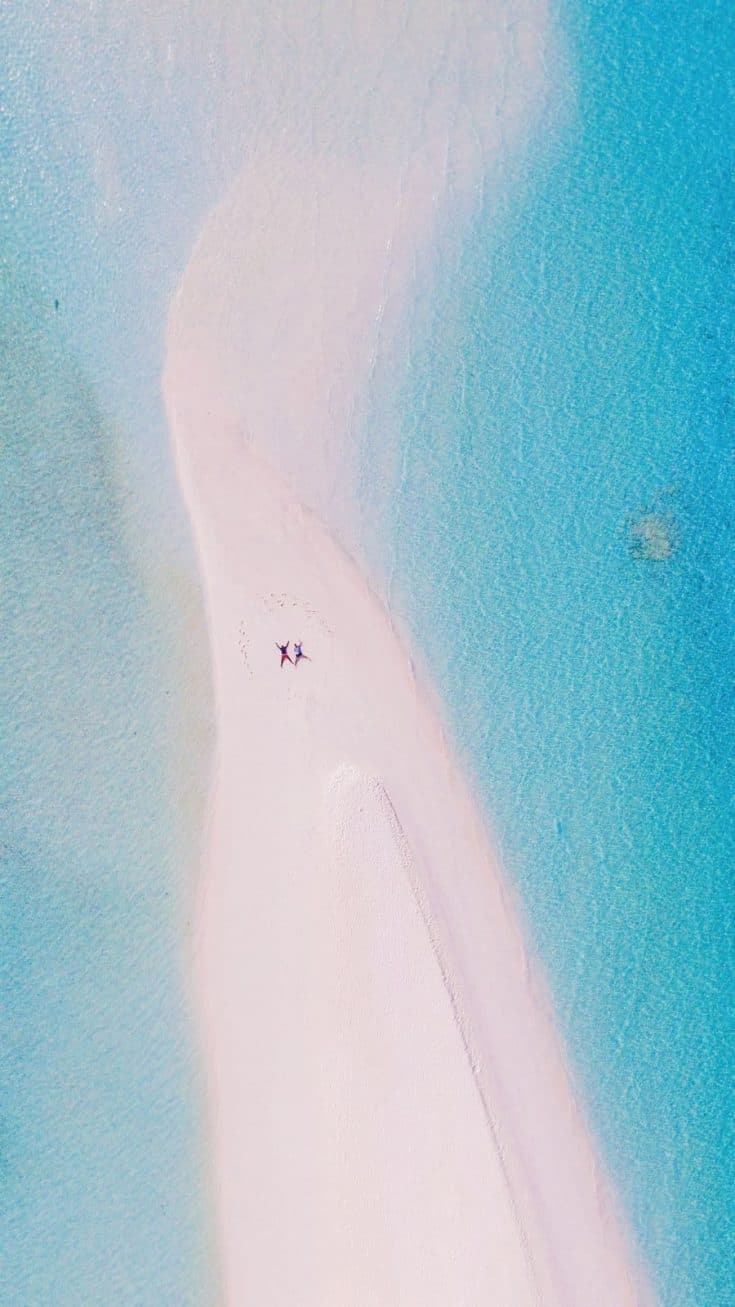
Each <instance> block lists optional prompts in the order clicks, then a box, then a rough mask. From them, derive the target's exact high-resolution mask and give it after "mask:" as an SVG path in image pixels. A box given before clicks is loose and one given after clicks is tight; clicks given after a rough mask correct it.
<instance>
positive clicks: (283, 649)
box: [276, 640, 293, 667]
mask: <svg viewBox="0 0 735 1307" xmlns="http://www.w3.org/2000/svg"><path fill="white" fill-rule="evenodd" d="M290 643H291V641H290V640H287V641H286V643H285V644H279V643H278V641H277V640H276V649H278V650H279V652H280V655H281V667H283V664H284V663H292V664H293V658H292V657H291V655H290V653H289V652H288V646H289V645H290Z"/></svg>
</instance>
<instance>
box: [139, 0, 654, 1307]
mask: <svg viewBox="0 0 735 1307" xmlns="http://www.w3.org/2000/svg"><path fill="white" fill-rule="evenodd" d="M233 12H234V11H233ZM243 12H244V11H243ZM299 12H300V11H299ZM279 13H280V11H279ZM289 13H290V11H289ZM285 14H286V11H284V12H283V13H282V14H281V19H282V20H283V22H282V26H281V27H278V25H276V35H275V37H272V38H271V39H270V44H268V41H266V40H264V41H263V42H261V41H260V39H259V38H258V39H257V40H256V36H257V33H256V35H255V36H253V40H252V41H251V40H250V39H249V38H248V40H247V41H246V40H245V39H244V38H236V37H234V36H233V35H232V33H231V32H227V33H225V36H226V40H225V46H226V48H227V49H228V51H229V53H230V56H231V58H230V63H231V65H232V67H233V68H234V67H235V66H236V60H235V57H234V55H233V54H232V51H233V50H237V49H238V48H239V47H238V44H237V42H238V40H239V41H240V44H241V46H242V50H243V58H244V59H246V58H250V59H251V63H252V51H253V50H255V51H256V53H259V52H260V51H261V49H266V50H269V51H270V56H269V57H270V59H271V62H270V63H267V62H266V61H265V56H264V57H263V61H262V66H261V65H260V64H258V66H257V67H256V70H255V74H254V75H255V81H256V83H257V85H258V86H260V92H259V94H260V96H261V101H262V105H265V109H263V108H262V105H261V110H260V111H259V112H260V118H258V119H257V121H258V122H259V123H262V124H264V126H263V129H262V130H263V140H262V141H261V142H260V143H259V144H258V147H257V148H255V149H254V150H253V151H252V155H251V158H250V159H249V162H248V163H247V165H246V166H245V167H244V168H243V170H242V172H241V174H240V176H239V177H238V179H237V181H236V182H235V184H234V186H233V187H232V188H231V190H230V193H229V195H228V196H227V197H226V199H225V200H224V202H223V203H222V204H221V206H220V207H219V208H218V210H217V211H216V212H215V213H214V214H213V215H212V216H211V218H210V219H209V220H208V222H207V225H206V227H205V229H204V231H203V233H202V235H201V237H200V240H199V242H198V244H197V248H196V250H195V252H194V255H193V258H192V260H191V262H190V264H189V267H188V268H187V270H186V274H185V276H184V279H183V282H182V286H181V288H180V291H179V294H178V296H177V297H176V300H175V302H174V305H173V307H172V313H171V321H170V327H169V335H168V361H167V368H166V375H165V384H164V388H165V395H166V402H167V407H168V413H169V419H170V424H171V429H172V433H173V442H174V448H175V452H176V458H177V465H178V470H179V475H180V479H181V484H182V489H183V492H184V496H185V499H186V502H187V505H188V509H189V512H190V515H191V519H192V523H193V528H194V532H195V536H196V541H197V546H198V550H199V556H200V562H201V569H202V575H203V581H204V587H205V594H206V601H207V606H208V622H209V630H210V640H211V648H212V661H213V668H214V678H215V687H216V697H217V719H218V728H219V738H218V745H217V756H216V769H215V776H214V781H213V792H212V796H211V810H210V826H209V831H208V843H207V853H206V865H205V867H204V868H203V872H202V888H201V900H200V904H199V911H198V917H197V923H196V935H195V945H196V950H195V953H196V956H195V963H196V966H195V970H196V990H197V998H198V1003H199V1010H200V1020H201V1030H202V1039H203V1046H204V1053H205V1059H206V1067H207V1073H208V1079H209V1095H210V1109H211V1129H212V1135H213V1145H214V1164H215V1172H216V1179H217V1204H218V1221H219V1229H220V1235H221V1256H222V1264H223V1269H224V1282H225V1289H226V1292H225V1301H226V1303H227V1307H246V1305H247V1307H249V1305H250V1304H252V1305H253V1307H271V1305H272V1307H368V1305H369V1307H379V1305H380V1307H432V1304H437V1307H531V1305H532V1304H533V1305H534V1307H536V1305H537V1304H544V1305H545V1307H562V1305H563V1307H632V1304H634V1303H639V1304H640V1303H643V1302H644V1301H648V1297H647V1294H646V1293H645V1292H644V1291H642V1290H641V1289H640V1288H636V1287H634V1285H633V1281H632V1278H631V1270H630V1267H631V1261H630V1256H629V1254H628V1251H627V1250H626V1248H625V1246H624V1244H625V1240H624V1238H623V1236H622V1234H621V1230H620V1222H619V1220H618V1219H617V1218H616V1216H615V1215H614V1213H613V1211H612V1207H611V1202H610V1198H609V1196H608V1190H607V1186H606V1183H605V1181H604V1178H603V1177H602V1175H601V1171H600V1167H599V1165H598V1163H597V1160H596V1158H595V1154H594V1150H593V1147H592V1145H591V1142H590V1140H589V1138H588V1135H587V1132H586V1130H585V1127H584V1123H583V1120H582V1117H581V1114H580V1112H579V1111H578V1109H577V1106H576V1105H575V1102H574V1100H573V1095H572V1091H571V1087H570V1084H569V1080H568V1077H567V1074H566V1071H565V1065H564V1060H563V1057H562V1055H561V1052H560V1049H559V1046H558V1043H557V1040H556V1038H555V1035H554V1032H553V1025H552V1023H551V1021H550V1019H549V1017H548V1013H547V1005H546V1002H545V999H544V996H543V990H542V988H541V987H540V986H539V983H538V981H537V980H534V978H533V973H532V969H531V968H530V966H529V962H528V959H527V955H526V951H525V949H524V945H523V941H522V938H521V934H520V931H519V928H518V925H517V923H516V920H515V916H514V911H513V904H512V899H511V897H510V896H509V895H508V893H507V890H505V889H504V887H503V882H502V877H501V875H500V872H499V869H498V867H497V865H496V864H495V862H494V861H493V858H492V856H491V853H490V851H489V848H488V844H487V840H486V836H485V833H484V830H483V827H482V823H481V821H480V819H479V817H478V814H477V813H476V811H475V809H474V807H473V804H472V802H471V799H470V797H469V795H468V793H467V790H466V788H465V786H464V784H463V782H462V779H461V777H460V776H459V775H458V773H457V769H456V767H455V765H454V763H453V761H452V758H451V756H450V753H449V752H448V750H447V747H446V744H445V741H444V738H443V735H442V730H441V726H440V724H439V721H438V718H437V716H436V715H435V714H434V712H433V711H432V709H431V707H430V701H429V697H428V696H427V694H426V693H425V692H424V690H423V689H422V687H421V685H420V684H419V683H418V681H417V677H416V675H415V673H414V668H413V666H412V663H411V660H410V658H409V656H408V654H407V652H406V650H405V649H404V648H403V647H402V646H401V643H400V641H399V640H398V638H397V637H396V635H395V633H394V631H393V628H392V625H391V622H390V620H389V617H388V616H387V615H386V613H385V612H384V611H383V610H382V608H381V606H380V605H379V603H378V602H377V601H376V599H375V598H374V597H373V595H372V594H371V592H370V590H369V588H368V586H367V584H366V582H365V581H364V579H363V578H362V577H361V575H360V573H359V572H358V570H357V569H356V568H355V566H354V565H353V564H352V563H351V562H350V561H349V559H348V558H347V557H346V556H345V554H344V553H343V552H342V551H341V549H340V548H339V547H338V545H337V544H335V542H334V540H333V539H332V538H331V537H330V536H329V534H328V533H327V532H326V530H325V529H324V527H323V526H322V524H321V522H320V520H319V519H318V518H317V517H316V516H314V515H313V513H312V511H311V510H312V509H316V510H317V511H319V512H320V513H321V512H323V509H324V507H325V505H328V506H329V507H330V509H331V510H332V513H333V509H334V503H335V499H338V500H340V501H342V500H344V502H345V504H346V507H347V511H348V512H349V508H350V505H349V495H348V494H346V493H345V489H346V487H347V488H349V482H350V466H349V452H350V429H351V425H352V423H353V417H354V405H355V403H356V402H359V396H360V394H361V393H362V389H363V387H364V384H365V381H366V379H367V378H368V377H369V375H370V372H371V369H372V368H373V366H374V361H375V354H376V349H377V348H378V345H379V344H380V345H381V346H382V347H383V348H384V349H385V347H386V340H387V339H390V340H392V341H395V340H397V339H399V336H400V327H401V320H402V315H403V311H404V307H405V304H406V303H407V299H408V296H409V294H410V282H411V280H412V278H413V277H414V276H415V274H416V270H417V268H418V267H419V266H420V264H421V261H422V259H423V260H426V259H427V258H428V255H427V251H428V250H430V248H431V245H432V242H433V241H434V240H435V239H436V236H437V233H438V232H441V233H443V236H442V239H444V238H445V237H446V232H447V229H448V224H449V225H451V221H452V214H454V215H455V216H456V215H457V214H460V213H462V212H465V213H466V212H467V211H468V208H471V205H472V203H473V202H474V199H476V197H477V194H479V192H480V189H481V186H482V185H483V184H484V180H483V179H486V178H487V177H488V176H490V175H491V172H490V171H488V160H490V161H491V162H492V159H493V158H495V159H497V158H498V157H499V156H500V154H501V153H502V150H503V149H504V148H506V147H507V143H508V142H509V141H511V142H512V141H513V140H514V139H515V138H516V137H518V136H519V135H522V132H523V128H524V124H525V123H526V122H527V120H528V117H529V114H530V112H531V109H530V106H531V105H532V104H533V102H534V101H535V99H536V98H537V97H538V94H539V85H540V83H541V81H542V74H543V67H544V59H545V49H546V44H545V41H546V38H545V26H544V23H545V19H544V9H543V5H542V4H538V5H535V4H534V3H533V2H532V0H527V2H526V0H524V3H523V4H521V5H519V6H518V7H517V9H516V10H515V11H512V10H511V8H510V7H508V6H505V5H502V4H498V5H493V6H491V7H488V6H487V5H486V4H484V3H482V4H478V3H474V2H473V3H469V4H466V5H461V6H454V5H451V4H446V5H441V4H430V3H429V0H426V4H424V5H423V6H414V7H411V6H406V7H403V6H399V8H398V10H396V11H395V12H394V7H392V6H391V5H390V4H389V3H384V2H383V0H380V4H379V6H378V9H375V6H374V4H373V5H371V3H366V2H365V0H359V3H357V4H356V5H346V6H344V5H339V4H338V5H331V6H327V7H324V6H320V7H319V12H318V14H317V15H316V16H315V19H314V22H313V24H312V25H311V26H309V25H308V24H306V23H304V26H303V30H299V32H298V33H296V32H291V28H290V26H289V24H290V23H291V22H292V21H293V22H295V21H296V20H295V18H294V16H293V14H296V9H294V11H293V14H292V15H291V17H290V18H288V21H287V18H286V16H285ZM396 14H397V15H398V16H397V17H396ZM279 21H280V20H279ZM307 27H308V34H307ZM300 42H301V43H302V44H300ZM303 42H306V43H307V45H306V46H305V45H303ZM274 51H275V54H274ZM243 66H245V65H244V64H243ZM269 76H270V78H271V81H272V84H273V87H274V88H275V89H274V90H273V93H272V95H271V93H270V82H269V80H268V78H269ZM247 85H248V86H249V85H250V83H249V82H248V83H247ZM263 88H265V90H264V89H263ZM261 92H262V94H261ZM269 95H270V99H269ZM284 104H285V105H287V106H288V105H291V106H292V110H293V112H292V113H291V115H290V117H289V115H288V113H287V114H286V120H287V122H288V123H289V128H288V131H286V129H285V128H284V129H283V136H281V135H279V132H280V128H279V127H278V124H279V123H280V122H281V121H282V117H283V105H284ZM269 105H270V106H271V108H272V112H271V109H269ZM277 129H278V130H277ZM450 193H451V202H449V201H448V196H450ZM266 455H267V458H268V463H266V461H265V456H266ZM335 487H336V489H335ZM306 504H308V505H309V507H308V508H307V507H306V506H305V505H306ZM332 520H334V516H333V517H332ZM295 639H301V640H303V642H304V646H305V649H306V651H307V653H308V654H309V657H310V659H311V661H310V662H305V663H303V664H302V665H301V666H300V667H299V668H298V669H294V668H293V667H291V666H286V667H285V668H284V669H283V670H280V668H279V658H278V653H277V651H276V648H275V642H276V641H279V642H282V641H285V640H291V641H293V640H295ZM635 1280H636V1285H639V1284H640V1277H639V1276H638V1275H637V1274H636V1277H635Z"/></svg>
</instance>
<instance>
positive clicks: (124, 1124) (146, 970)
mask: <svg viewBox="0 0 735 1307" xmlns="http://www.w3.org/2000/svg"><path fill="white" fill-rule="evenodd" d="M0 306H1V307H0V352H1V357H2V374H1V377H0V428H1V429H2V433H3V437H2V438H3V448H2V462H3V478H2V489H1V491H0V498H1V501H2V513H1V514H0V523H1V525H0V556H1V557H2V596H3V604H2V624H3V664H2V672H1V673H0V699H1V703H2V722H3V739H4V749H3V756H2V762H1V764H0V822H1V825H2V846H1V849H0V853H1V860H0V938H1V940H2V945H1V947H0V1010H1V1012H2V1018H1V1022H2V1024H1V1027H0V1029H1V1036H0V1044H1V1046H2V1060H1V1073H2V1074H1V1088H0V1122H1V1135H0V1138H1V1140H2V1144H1V1148H0V1158H1V1161H0V1212H1V1213H2V1219H1V1220H0V1228H1V1229H2V1234H1V1235H0V1302H2V1303H3V1304H6V1303H7V1304H8V1307H10V1305H11V1304H12V1305H13V1307H25V1305H26V1304H28V1305H29V1307H30V1304H35V1303H51V1302H53V1303H59V1304H64V1305H66V1304H68V1307H79V1304H81V1303H90V1304H91V1303H94V1304H95V1305H97V1304H99V1305H100V1307H101V1305H102V1304H107V1303H109V1304H110V1307H112V1304H116V1305H118V1304H120V1303H123V1302H124V1303H136V1304H137V1303H140V1304H148V1303H149V1304H151V1307H160V1305H161V1303H164V1302H171V1303H177V1304H178V1303H181V1304H186V1303H191V1304H194V1303H197V1304H201V1303H202V1302H204V1301H206V1300H207V1294H208V1286H209V1285H210V1283H211V1280H210V1268H209V1263H208V1252H209V1249H208V1227H207V1219H206V1213H205V1208H204V1205H203V1194H204V1161H203V1157H202V1146H201V1140H202V1129H201V1102H200V1094H199V1089H198V1076H197V1069H196V1062H195V1059H194V1056H193V1048H192V1037H191V1029H190V1022H189V1017H188V1003H187V1001H186V996H185V993H184V989H183V985H182V980H181V974H182V967H183V955H182V920H181V918H182V914H183V912H184V911H185V908H186V889H187V886H188V885H190V876H191V868H190V867H189V866H188V861H189V859H190V858H191V850H190V849H189V850H186V849H185V840H186V837H187V836H189V835H190V832H189V831H187V829H186V822H185V821H183V820H182V819H181V816H180V808H181V804H182V800H183V799H184V796H185V786H184V784H183V783H182V776H181V775H174V774H172V772H171V769H170V763H169V756H168V755H169V752H170V749H171V745H172V741H173V739H174V738H175V737H174V732H173V727H172V724H171V720H170V716H169V714H170V710H171V698H170V696H171V694H172V691H171V688H170V684H171V682H170V681H169V680H168V677H171V678H172V679H173V677H175V676H177V675H179V674H180V668H179V667H178V666H177V665H176V660H175V659H174V658H173V657H172V654H171V649H170V647H169V643H168V642H169V639H170V637H171V631H170V629H168V630H167V624H169V625H170V623H171V622H173V623H174V628H175V630H178V633H179V634H180V631H181V627H180V626H178V627H176V619H175V613H174V610H173V608H172V610H171V611H169V612H165V611H162V610H161V609H157V608H156V607H155V605H154V604H153V603H152V602H151V598H150V595H149V593H148V591H147V587H146V585H145V583H144V578H143V576H142V575H141V572H140V571H139V569H138V567H137V566H136V562H135V559H134V557H133V555H132V553H131V550H130V545H129V541H128V540H127V539H126V534H125V522H124V512H123V504H122V498H121V492H120V488H119V487H118V486H117V485H116V483H115V479H114V475H113V472H114V450H115V442H116V433H115V432H114V431H112V430H111V429H110V427H109V424H107V423H106V421H105V418H104V416H103V415H102V413H101V412H100V410H99V407H98V404H97V402H96V399H95V397H94V394H93V392H92V391H91V389H90V387H89V386H88V384H87V383H86V382H85V380H84V378H83V376H82V375H81V374H80V372H79V368H78V366H77V364H76V362H75V360H74V359H73V358H72V357H71V356H70V355H69V353H68V351H67V350H66V348H65V346H64V344H63V328H61V326H60V323H59V317H58V313H57V312H56V311H55V310H54V307H53V303H52V302H49V300H48V298H47V297H46V296H42V295H40V294H39V293H38V289H37V287H36V286H34V284H33V282H32V280H30V279H29V278H28V277H27V276H23V275H20V274H19V273H18V272H17V270H14V269H13V267H12V265H11V264H10V262H9V261H5V262H4V263H3V266H2V268H1V269H0ZM189 743H190V744H191V741H189ZM200 761H201V760H200ZM183 770H184V773H185V769H183ZM177 808H178V809H179V811H177ZM197 815H199V814H198V813H197Z"/></svg>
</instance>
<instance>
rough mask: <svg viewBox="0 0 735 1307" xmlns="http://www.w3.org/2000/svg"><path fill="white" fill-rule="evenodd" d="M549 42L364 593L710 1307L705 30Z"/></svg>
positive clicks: (719, 227)
mask: <svg viewBox="0 0 735 1307" xmlns="http://www.w3.org/2000/svg"><path fill="white" fill-rule="evenodd" d="M558 21H559V23H560V25H561V29H562V31H563V32H564V33H565V37H566V42H567V48H568V55H569V66H570V69H571V70H572V73H571V76H572V84H573V88H574V95H575V96H576V105H575V106H574V108H573V110H572V112H571V113H570V114H568V115H567V120H566V123H565V125H564V126H563V128H562V131H561V136H559V133H556V134H552V135H550V137H549V140H548V144H546V145H544V143H543V140H542V142H541V143H540V144H537V145H536V147H535V149H534V151H533V152H532V154H531V155H529V156H528V157H527V158H526V160H525V167H524V176H523V179H522V185H521V186H520V188H519V189H518V198H517V200H516V202H515V203H512V202H508V201H507V197H506V202H505V203H504V204H502V205H500V206H499V208H500V212H498V209H497V208H496V209H495V210H494V211H493V210H492V209H491V206H490V205H489V206H488V209H487V211H486V213H485V215H484V218H483V219H482V220H481V221H479V222H478V223H477V226H476V230H475V234H474V238H473V240H472V242H471V244H470V246H469V247H468V248H467V250H466V251H465V255H464V257H463V260H462V263H461V266H459V267H458V268H455V269H453V272H452V277H451V281H450V283H448V285H447V288H446V289H445V294H444V298H443V299H440V300H439V301H438V302H437V304H436V306H435V309H434V313H433V317H432V318H431V322H430V326H429V329H428V330H427V329H426V324H425V323H424V327H423V345H421V346H419V345H418V344H416V345H415V346H414V350H413V355H412V364H411V376H410V380H409V384H408V385H407V387H406V388H405V391H404V402H403V417H402V441H403V453H402V458H403V468H402V477H401V484H400V490H399V494H398V501H397V505H396V504H395V503H393V502H391V504H390V509H389V512H388V514H387V516H388V518H389V519H390V521H391V522H392V532H393V543H392V548H391V550H390V551H389V553H388V555H387V560H386V558H385V557H384V566H385V564H386V561H387V567H388V571H389V577H390V581H389V588H390V593H391V597H392V602H393V603H394V605H395V606H396V607H397V608H398V609H399V610H401V611H403V612H404V613H407V614H408V619H409V625H410V628H411V631H412V633H413V637H414V639H415V641H416V642H417V644H419V645H420V646H421V647H422V649H423V651H424V654H425V656H426V658H427V660H428V662H429V663H430V664H431V666H432V668H433V672H434V675H435V677H436V679H437V681H438V684H439V688H440V690H441V691H442V693H443V696H444V699H445V701H446V703H447V705H448V711H449V716H450V718H451V721H452V723H453V726H454V730H455V733H456V736H457V738H458V741H459V744H460V747H461V749H462V751H463V753H464V755H465V757H466V759H467V761H468V765H469V767H470V769H471V771H472V773H473V774H474V777H475V781H476V785H477V787H478V790H479V792H480V795H481V797H482V799H483V801H484V805H485V808H486V811H487V813H488V814H489V818H490V821H491V822H492V825H493V827H494V830H495V833H496V837H497V839H498V842H499V844H500V847H501V850H502V854H503V858H504V861H505V864H506V866H507V868H508V871H509V874H510V875H511V877H512V879H513V880H514V882H515V883H516V885H517V886H518V887H519V889H520V892H521V897H522V900H523V903H524V906H525V910H526V913H527V918H528V925H529V929H530V931H531V933H532V935H533V937H534V938H535V940H536V942H537V944H538V947H539V949H540V953H541V956H542V958H543V961H544V964H545V966H546V969H547V972H548V974H549V978H550V981H551V984H552V988H553V991H554V994H555V996H556V1001H557V1006H558V1009H559V1013H560V1019H561V1022H562V1025H563V1028H564V1032H565V1035H566V1037H567V1040H568V1043H569V1047H570V1050H571V1053H572V1056H573V1060H574V1063H575V1066H576V1071H577V1075H578V1077H579V1080H580V1082H581V1084H582V1085H583V1088H584V1093H585V1097H586V1102H587V1105H588V1108H589V1112H590V1116H591V1119H592V1122H593V1125H594V1128H595V1129H596V1131H597V1132H598V1135H599V1137H600V1138H601V1140H602V1143H603V1145H604V1148H605V1150H606V1155H607V1158H608V1161H609V1165H610V1167H611V1169H612V1172H613V1174H614V1176H615V1179H616V1181H617V1183H618V1185H619V1188H620V1190H621V1192H622V1194H623V1197H624V1200H625V1204H626V1207H627V1210H628V1212H629V1213H630V1215H631V1219H632V1221H633V1224H634V1226H635V1230H636V1232H637V1236H638V1239H639V1243H640V1247H641V1249H642V1252H643V1254H644V1256H645V1258H646V1260H647V1261H648V1263H649V1265H650V1266H651V1268H652V1271H653V1275H654V1279H655V1281H656V1284H657V1286H658V1289H659V1292H660V1296H661V1301H662V1303H663V1304H665V1307H732V1303H733V1302H735V1259H734V1254H735V1242H734V1234H735V1188H734V1185H733V1175H734V1174H735V1150H734V1149H733V1143H734V1135H733V1110H732V1101H733V1100H732V1085H733V1072H734V1071H735V1054H734V1051H733V1050H734V1049H735V1043H734V1040H733V1036H734V1035H735V1028H734V1023H733V993H735V950H734V947H733V945H734V937H735V931H734V929H733V927H734V911H733V908H734V890H733V872H734V869H735V858H734V856H733V855H734V854H735V826H734V823H733V808H732V790H733V770H732V743H733V740H734V739H735V733H734V732H733V726H734V725H735V723H734V722H733V706H734V696H733V670H734V667H733V656H732V632H733V629H735V627H734V625H733V616H734V613H733V607H734V604H733V595H734V588H733V582H732V566H733V548H732V547H733V508H732V505H733V494H732V474H733V470H734V469H735V462H734V454H733V426H732V398H733V393H732V371H731V369H732V359H733V321H734V315H733V307H734V305H733V258H732V255H733V224H732V219H733V203H732V200H733V191H732V164H733V154H732V142H733V139H735V114H734V113H733V103H732V99H731V98H729V88H730V87H731V85H732V73H733V51H735V40H734V39H733V38H735V32H733V11H732V9H731V8H728V7H727V6H726V5H725V4H721V3H718V2H717V0H702V2H700V3H698V4H696V5H692V4H685V3H674V4H669V5H667V6H660V5H655V4H652V3H642V2H641V0H635V3H633V2H632V0H627V2H625V3H612V0H610V2H608V0H601V2H600V0H598V2H597V3H595V4H594V5H592V4H582V3H576V2H575V0H570V3H568V4H565V5H563V6H562V8H561V9H560V11H559V14H558ZM542 136H543V134H542ZM458 304H459V305H461V309H459V310H458V308H457V305H458ZM448 323H449V324H451V329H449V327H448V326H447V324H448ZM366 484H368V485H369V473H366ZM641 522H643V523H645V522H653V523H654V524H655V526H656V529H658V530H659V531H660V537H659V538H660V539H661V540H663V542H664V549H663V552H664V553H667V554H668V556H667V557H664V558H650V557H647V556H643V557H641V556H640V555H641V550H640V538H639V537H638V536H636V534H635V525H636V524H637V523H638V524H639V523H641ZM643 552H644V553H645V551H643Z"/></svg>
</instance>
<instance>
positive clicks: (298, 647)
mask: <svg viewBox="0 0 735 1307" xmlns="http://www.w3.org/2000/svg"><path fill="white" fill-rule="evenodd" d="M293 651H294V667H298V665H299V663H300V662H301V659H302V658H305V659H306V661H307V663H310V662H311V658H310V657H309V655H308V654H305V653H304V650H303V647H302V644H301V641H300V640H297V641H296V642H295V644H294V647H293Z"/></svg>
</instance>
